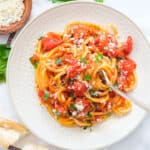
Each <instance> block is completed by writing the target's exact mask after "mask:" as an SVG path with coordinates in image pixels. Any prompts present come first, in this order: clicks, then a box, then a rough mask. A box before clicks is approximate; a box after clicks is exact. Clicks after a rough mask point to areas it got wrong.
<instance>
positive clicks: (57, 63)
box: [55, 57, 62, 65]
mask: <svg viewBox="0 0 150 150" xmlns="http://www.w3.org/2000/svg"><path fill="white" fill-rule="evenodd" d="M55 63H56V65H60V64H61V63H62V58H61V57H60V58H58V59H57V60H56V61H55Z"/></svg>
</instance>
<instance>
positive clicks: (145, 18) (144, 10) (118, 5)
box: [0, 0, 150, 150]
mask: <svg viewBox="0 0 150 150" xmlns="http://www.w3.org/2000/svg"><path fill="white" fill-rule="evenodd" d="M104 4H105V5H108V6H111V7H113V8H115V9H117V10H119V11H120V12H123V13H124V14H125V15H127V16H128V17H129V18H130V19H132V20H133V21H134V22H135V23H136V24H137V25H138V26H139V27H140V28H141V30H142V31H143V32H144V34H145V35H146V37H147V38H148V39H149V40H150V1H149V0H105V2H104ZM53 5H54V4H51V2H49V0H33V9H32V13H31V17H30V20H32V19H33V18H35V17H36V16H37V15H38V14H40V13H41V12H43V11H44V10H46V9H48V8H50V7H52V6H53ZM7 38H8V36H0V43H3V42H6V40H7ZM147 96H148V95H147ZM0 117H5V118H10V119H13V120H17V121H18V118H17V114H16V113H15V110H14V109H13V106H12V104H11V100H10V98H9V97H8V93H7V87H6V84H0ZM133 121H134V120H133ZM108 138H109V137H108ZM29 140H30V142H31V141H33V142H39V141H40V140H38V139H37V138H35V137H34V136H30V137H28V138H26V139H24V140H23V143H19V145H20V144H21V145H22V144H25V143H28V142H29ZM106 140H107V139H106ZM40 142H41V141H40ZM44 144H45V143H44ZM127 149H128V150H150V115H148V116H147V117H146V118H145V120H143V123H142V124H141V125H140V126H139V127H138V128H137V129H136V130H135V131H134V132H133V133H132V134H130V135H129V136H128V137H127V138H125V139H123V140H122V141H121V142H119V143H117V144H115V145H113V146H111V147H109V148H107V150H127ZM50 150H56V148H53V147H50ZM57 150H58V149H57Z"/></svg>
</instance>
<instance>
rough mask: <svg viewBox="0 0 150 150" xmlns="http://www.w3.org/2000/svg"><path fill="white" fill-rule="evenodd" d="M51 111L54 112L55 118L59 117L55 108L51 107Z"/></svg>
mask: <svg viewBox="0 0 150 150" xmlns="http://www.w3.org/2000/svg"><path fill="white" fill-rule="evenodd" d="M52 111H53V113H54V116H55V117H56V118H58V117H59V115H60V114H59V112H58V111H57V110H55V109H53V110H52Z"/></svg>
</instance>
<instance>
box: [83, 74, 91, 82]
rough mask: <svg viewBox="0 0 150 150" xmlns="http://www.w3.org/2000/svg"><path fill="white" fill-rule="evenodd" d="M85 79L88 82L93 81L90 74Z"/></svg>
mask: <svg viewBox="0 0 150 150" xmlns="http://www.w3.org/2000/svg"><path fill="white" fill-rule="evenodd" d="M84 78H85V80H87V81H90V80H91V79H92V77H91V76H90V74H88V73H87V74H86V75H85V76H84Z"/></svg>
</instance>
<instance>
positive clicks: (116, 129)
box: [7, 2, 150, 150]
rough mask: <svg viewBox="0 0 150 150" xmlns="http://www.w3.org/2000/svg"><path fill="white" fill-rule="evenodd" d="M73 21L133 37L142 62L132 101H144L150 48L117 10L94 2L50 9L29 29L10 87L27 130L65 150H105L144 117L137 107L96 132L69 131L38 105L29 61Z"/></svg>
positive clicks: (20, 42)
mask: <svg viewBox="0 0 150 150" xmlns="http://www.w3.org/2000/svg"><path fill="white" fill-rule="evenodd" d="M72 21H86V22H91V23H96V24H99V25H107V24H110V23H111V24H114V25H116V26H117V27H118V30H119V33H120V35H121V36H122V37H127V36H128V35H132V36H133V38H134V50H133V53H132V57H133V58H134V59H135V60H136V62H137V74H138V86H137V88H136V90H134V92H133V93H131V94H132V95H133V96H135V97H137V98H138V99H141V100H145V99H146V95H147V96H148V95H149V91H150V89H149V85H150V80H149V77H150V69H149V67H150V47H149V45H148V42H147V41H146V39H145V38H144V36H143V34H142V33H141V31H140V30H139V29H138V28H137V26H136V25H135V24H134V23H133V22H132V21H131V20H129V19H128V18H127V17H126V16H124V15H122V14H121V13H119V12H118V11H116V10H114V9H112V8H109V7H106V6H104V5H100V4H97V3H90V2H73V3H66V4H63V5H60V6H57V7H55V8H52V9H49V10H48V11H46V12H44V13H43V14H41V15H40V16H38V17H37V18H36V19H34V20H33V21H32V22H31V23H30V24H29V25H27V26H26V27H25V28H24V30H23V31H22V32H21V33H20V34H19V36H18V37H17V39H16V41H15V43H14V46H13V49H12V51H11V54H10V57H9V62H8V68H7V83H8V88H9V92H10V95H11V98H12V101H13V103H14V106H15V108H16V110H17V112H18V114H19V116H20V117H21V119H22V120H23V122H24V123H25V125H26V126H27V127H28V128H29V129H30V130H31V131H32V132H33V133H34V134H36V135H37V136H39V137H40V138H42V139H43V140H45V141H47V142H48V143H49V144H52V145H55V146H57V147H60V148H64V149H75V150H78V149H90V150H91V149H100V148H104V147H106V146H109V145H111V144H113V143H115V142H117V141H119V140H121V139H122V138H124V137H125V136H127V135H128V134H129V133H130V132H131V131H133V129H135V128H136V127H137V125H139V124H140V122H141V121H142V120H143V118H144V116H145V112H144V111H143V110H141V109H140V108H138V107H137V106H134V107H133V110H132V112H131V113H130V114H128V115H126V116H123V117H112V118H111V119H109V120H107V121H105V122H104V123H102V124H98V125H96V126H94V129H93V131H92V132H90V131H89V130H86V131H84V130H82V129H79V128H66V127H62V126H60V125H59V124H58V123H57V122H56V121H54V120H53V119H52V118H51V117H50V116H49V114H48V113H47V111H46V110H45V109H44V108H43V107H41V106H40V105H39V100H38V97H37V94H36V91H35V88H34V69H33V67H32V65H31V64H30V62H29V57H30V56H31V55H32V54H33V52H34V46H35V42H36V40H37V39H38V38H39V37H40V36H41V35H43V33H45V32H48V31H63V30H64V27H65V25H66V24H68V23H70V22H72Z"/></svg>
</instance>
